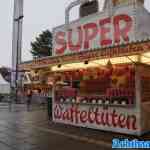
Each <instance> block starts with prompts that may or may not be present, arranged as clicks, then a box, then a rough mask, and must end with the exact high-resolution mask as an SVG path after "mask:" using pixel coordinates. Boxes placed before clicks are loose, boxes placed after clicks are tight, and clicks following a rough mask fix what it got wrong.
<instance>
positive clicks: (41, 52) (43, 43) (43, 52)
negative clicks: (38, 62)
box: [30, 30, 52, 58]
mask: <svg viewBox="0 0 150 150" xmlns="http://www.w3.org/2000/svg"><path fill="white" fill-rule="evenodd" d="M30 52H31V54H32V56H33V57H34V58H41V57H46V56H51V55H52V33H51V32H50V31H49V30H46V31H43V32H42V33H41V34H40V35H39V36H38V37H36V40H35V41H34V42H31V51H30Z"/></svg>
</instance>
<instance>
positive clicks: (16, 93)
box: [14, 16, 24, 103]
mask: <svg viewBox="0 0 150 150" xmlns="http://www.w3.org/2000/svg"><path fill="white" fill-rule="evenodd" d="M23 17H24V16H19V17H18V18H17V19H14V21H16V22H17V23H18V26H17V27H18V29H17V30H18V31H17V52H16V73H15V88H16V89H15V101H16V103H17V102H18V65H19V62H18V61H19V60H18V57H19V56H18V55H19V39H20V37H19V34H20V20H21V19H22V18H23Z"/></svg>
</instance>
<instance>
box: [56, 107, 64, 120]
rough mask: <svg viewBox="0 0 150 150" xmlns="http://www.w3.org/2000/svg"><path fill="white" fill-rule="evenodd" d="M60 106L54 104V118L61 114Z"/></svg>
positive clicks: (58, 117)
mask: <svg viewBox="0 0 150 150" xmlns="http://www.w3.org/2000/svg"><path fill="white" fill-rule="evenodd" d="M61 109H62V108H61V106H60V105H56V106H55V108H54V118H55V119H60V118H61V116H62V111H61Z"/></svg>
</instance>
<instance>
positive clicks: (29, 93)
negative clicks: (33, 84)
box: [27, 90, 32, 111]
mask: <svg viewBox="0 0 150 150" xmlns="http://www.w3.org/2000/svg"><path fill="white" fill-rule="evenodd" d="M31 100H32V90H28V91H27V111H30V106H31Z"/></svg>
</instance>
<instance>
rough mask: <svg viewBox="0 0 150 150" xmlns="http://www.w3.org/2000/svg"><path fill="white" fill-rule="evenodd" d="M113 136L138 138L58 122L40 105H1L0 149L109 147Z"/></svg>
mask: <svg viewBox="0 0 150 150" xmlns="http://www.w3.org/2000/svg"><path fill="white" fill-rule="evenodd" d="M113 138H130V139H135V138H137V137H136V136H127V135H121V134H116V133H110V132H102V131H97V130H91V129H85V128H77V127H72V126H66V125H62V124H55V123H53V122H52V121H49V120H48V116H47V111H46V109H44V108H41V107H40V108H39V106H32V108H31V111H30V112H27V110H26V106H25V105H14V106H13V108H12V110H11V111H9V109H8V107H7V105H6V106H0V150H76V149H78V150H83V149H86V150H110V149H111V142H112V139H113ZM140 139H142V140H143V139H150V135H149V134H148V135H145V136H143V137H140Z"/></svg>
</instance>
